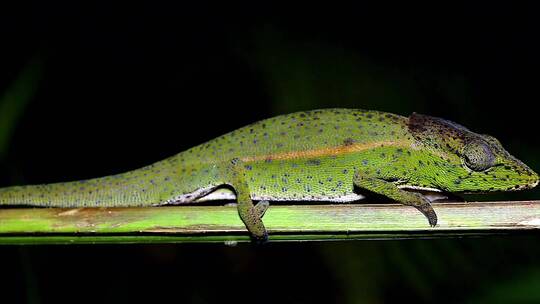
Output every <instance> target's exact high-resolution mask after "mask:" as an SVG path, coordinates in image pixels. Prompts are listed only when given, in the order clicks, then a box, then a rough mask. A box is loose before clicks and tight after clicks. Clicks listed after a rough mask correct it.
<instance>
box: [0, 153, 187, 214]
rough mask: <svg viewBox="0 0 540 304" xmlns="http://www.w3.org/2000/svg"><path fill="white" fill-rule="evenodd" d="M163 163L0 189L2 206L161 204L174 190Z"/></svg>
mask: <svg viewBox="0 0 540 304" xmlns="http://www.w3.org/2000/svg"><path fill="white" fill-rule="evenodd" d="M175 183H176V182H175V180H174V178H173V177H171V176H170V175H168V174H167V170H166V169H165V168H164V163H163V162H161V163H156V164H154V165H150V166H147V167H144V168H141V169H138V170H134V171H130V172H127V173H122V174H117V175H112V176H106V177H101V178H95V179H89V180H82V181H75V182H67V183H54V184H43V185H30V186H13V187H8V188H2V189H0V205H28V206H43V207H135V206H152V205H160V204H163V202H164V196H166V195H167V194H169V193H170V192H171V189H175Z"/></svg>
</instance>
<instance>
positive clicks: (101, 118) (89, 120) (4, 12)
mask: <svg viewBox="0 0 540 304" xmlns="http://www.w3.org/2000/svg"><path fill="white" fill-rule="evenodd" d="M1 7H2V8H1V9H0V92H9V91H10V90H12V89H13V87H14V84H15V83H17V80H20V79H23V80H25V81H26V82H25V83H27V84H26V86H27V89H25V90H24V91H25V92H27V94H28V98H26V99H24V98H22V99H21V100H23V99H24V100H26V101H25V102H23V101H17V102H14V103H13V105H14V106H13V105H12V106H10V107H2V105H1V104H0V109H3V110H4V113H0V126H2V127H5V125H6V122H7V121H10V120H8V119H7V118H6V117H8V116H6V115H8V114H9V113H11V111H13V113H14V114H13V113H12V114H11V116H9V117H11V118H10V119H11V120H13V121H14V123H13V124H11V125H12V127H10V128H7V127H5V129H4V130H2V131H0V134H2V133H4V134H3V135H1V136H3V138H4V139H3V140H4V141H5V142H4V143H3V145H4V146H0V149H2V151H1V154H0V157H1V158H0V168H1V171H0V182H1V185H2V186H7V185H13V184H22V183H45V182H56V181H67V180H75V179H83V178H90V177H96V176H103V175H108V174H114V173H119V172H123V171H127V170H131V169H135V168H138V167H141V166H144V165H147V164H150V163H152V162H155V161H158V160H161V159H163V158H165V157H168V156H171V155H174V154H176V153H178V152H180V151H182V150H185V149H187V148H189V147H191V146H194V145H196V144H199V143H202V142H204V141H206V140H209V139H212V138H213V137H215V136H218V135H221V134H223V133H225V132H228V131H230V130H233V129H235V128H238V127H241V126H243V125H246V124H248V123H251V122H254V121H257V120H259V119H262V118H266V117H270V116H273V115H277V114H282V113H288V112H292V111H296V110H307V109H314V108H328V107H354V108H366V109H377V110H382V111H389V112H394V113H397V114H402V115H408V114H410V113H411V112H413V111H416V112H420V113H425V114H430V115H434V116H441V117H444V118H447V119H451V120H454V121H457V122H459V123H461V124H463V125H465V126H467V127H469V128H471V129H472V130H474V131H477V132H480V133H489V134H492V135H495V136H496V137H497V138H498V139H499V140H500V141H501V142H502V143H503V144H504V145H505V146H506V148H507V149H508V150H509V151H510V152H511V153H513V154H514V155H515V156H517V157H518V158H520V159H522V160H523V161H524V162H525V163H527V164H528V165H530V166H531V167H532V168H533V169H536V170H537V171H538V170H539V168H540V163H539V161H538V160H537V158H535V156H536V154H537V152H538V151H540V144H539V142H538V140H537V135H536V134H537V132H538V131H537V125H538V117H537V112H536V104H537V101H538V100H539V90H538V85H537V84H538V80H539V77H538V71H539V67H540V65H539V55H538V54H540V48H539V47H538V45H537V40H538V28H539V26H538V25H539V19H538V10H537V9H536V7H534V6H532V5H513V4H510V2H507V3H493V2H490V3H489V4H488V3H477V4H471V3H461V4H456V3H454V2H449V3H446V4H441V3H439V4H437V5H433V4H432V5H426V4H423V5H420V4H419V5H416V6H411V5H409V4H401V5H396V4H395V3H381V4H378V5H373V4H367V3H357V4H356V5H354V6H353V5H348V6H345V5H341V4H332V5H330V4H329V3H326V4H319V5H314V4H313V3H310V4H307V3H306V4H303V5H302V4H296V5H290V4H289V5H273V4H270V3H268V2H267V3H259V4H256V5H254V4H249V3H243V4H235V5H231V4H227V5H225V4H215V3H209V2H208V3H205V2H200V3H199V4H193V3H177V4H164V3H157V2H151V1H147V2H142V3H139V4H134V3H129V4H124V5H119V4H116V5H113V4H110V3H93V4H90V3H87V4H81V3H50V2H43V3H41V4H29V3H24V4H23V3H19V4H16V5H2V6H1ZM21 75H22V76H21ZM0 96H2V93H0ZM5 100H6V99H5V98H4V102H5ZM5 103H6V102H5ZM6 109H7V110H6ZM13 109H16V110H13ZM17 109H18V110H17ZM8 110H9V111H8ZM6 113H7V114H6ZM2 119H3V120H4V123H3V122H2V121H1V120H2ZM1 138H2V137H0V139H1ZM539 195H540V193H539V192H538V190H533V191H529V192H523V193H511V194H499V195H490V196H487V197H478V199H486V200H492V199H513V200H519V199H532V198H538V197H539ZM476 198H477V197H475V199H476ZM537 241H538V237H537V236H535V235H532V234H531V235H522V236H512V237H487V238H477V239H450V240H412V241H384V242H381V241H361V242H343V243H335V242H330V243H290V244H270V245H268V246H266V247H265V248H253V247H252V246H250V245H248V244H241V245H239V246H237V247H232V248H230V247H226V246H224V245H222V244H207V245H152V246H149V245H146V246H143V245H125V246H118V245H117V246H114V245H107V246H104V245H99V246H90V245H89V246H35V247H34V246H28V247H15V246H11V247H10V246H4V247H0V257H1V261H3V262H4V263H3V264H4V266H3V267H2V270H1V271H0V274H1V275H2V277H3V278H2V279H1V280H3V282H2V284H1V287H0V289H1V294H2V297H6V298H7V297H12V298H15V299H18V300H20V301H21V302H24V301H26V302H30V303H48V302H53V301H59V300H62V299H64V300H70V301H77V302H81V303H86V302H88V303H90V302H92V303H94V302H96V301H105V302H109V301H111V302H112V301H128V300H129V301H133V300H141V299H146V300H157V299H166V298H168V299H169V300H172V301H178V302H182V303H183V302H194V303H209V302H217V301H220V302H225V301H235V302H260V303H275V302H294V303H307V302H342V303H382V302H393V301H398V300H399V301H405V300H415V301H417V302H431V301H438V302H441V303H442V302H466V301H470V302H490V303H492V302H494V301H501V302H506V303H508V302H512V300H514V301H517V299H527V300H529V301H530V300H531V299H533V300H540V293H539V291H536V290H537V289H538V288H537V286H538V284H540V265H539V264H538V262H537V258H536V257H537V256H538V253H540V246H538V245H537V243H538V242H537ZM537 283H538V284H537Z"/></svg>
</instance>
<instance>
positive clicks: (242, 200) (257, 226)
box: [225, 159, 269, 243]
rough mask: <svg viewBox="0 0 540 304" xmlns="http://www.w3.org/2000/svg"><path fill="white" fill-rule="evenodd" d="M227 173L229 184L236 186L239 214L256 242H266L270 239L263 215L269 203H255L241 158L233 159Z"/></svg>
mask: <svg viewBox="0 0 540 304" xmlns="http://www.w3.org/2000/svg"><path fill="white" fill-rule="evenodd" d="M225 175H226V176H227V177H228V180H229V184H230V185H231V186H232V187H233V188H234V191H235V193H236V201H237V202H238V207H237V208H238V215H239V216H240V219H241V220H242V222H244V225H246V228H247V230H248V231H249V233H250V234H251V239H252V240H253V241H254V242H255V243H265V242H266V241H268V232H266V228H265V227H264V224H263V222H262V216H263V215H264V213H265V212H266V210H267V209H268V206H269V203H268V202H267V201H261V202H259V203H258V204H256V205H254V204H253V201H252V200H251V195H250V191H249V185H248V183H247V182H246V172H245V170H244V169H243V166H242V162H241V161H240V160H239V159H233V160H231V162H230V166H229V167H228V168H227V170H226V172H225Z"/></svg>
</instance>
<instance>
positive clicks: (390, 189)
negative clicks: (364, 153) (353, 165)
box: [353, 172, 437, 227]
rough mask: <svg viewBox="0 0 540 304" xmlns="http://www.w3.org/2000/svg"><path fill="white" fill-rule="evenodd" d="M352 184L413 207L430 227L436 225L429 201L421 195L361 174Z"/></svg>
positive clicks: (435, 216) (435, 217)
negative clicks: (420, 213) (425, 219)
mask: <svg viewBox="0 0 540 304" xmlns="http://www.w3.org/2000/svg"><path fill="white" fill-rule="evenodd" d="M353 183H354V185H355V186H357V187H359V188H362V189H366V190H368V191H371V192H373V193H376V194H379V195H383V196H385V197H388V198H390V199H392V200H394V201H396V202H398V203H401V204H403V205H407V206H413V207H415V208H416V209H418V210H419V211H420V212H422V214H423V215H424V216H425V217H426V218H427V220H428V222H429V225H430V226H431V227H435V226H436V225H437V214H436V213H435V210H433V207H432V206H431V203H430V202H429V200H428V199H427V198H426V197H424V196H423V195H422V194H420V193H415V192H409V191H405V190H402V189H400V188H398V187H397V186H396V185H395V184H394V183H392V182H389V181H386V180H384V179H381V178H377V177H366V176H365V175H363V174H362V172H356V173H355V175H354V179H353Z"/></svg>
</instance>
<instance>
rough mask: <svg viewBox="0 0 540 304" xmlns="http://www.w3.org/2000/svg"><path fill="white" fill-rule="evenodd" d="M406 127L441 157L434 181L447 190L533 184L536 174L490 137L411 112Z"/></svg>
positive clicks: (507, 188)
mask: <svg viewBox="0 0 540 304" xmlns="http://www.w3.org/2000/svg"><path fill="white" fill-rule="evenodd" d="M409 128H410V130H411V131H412V133H413V134H414V136H415V138H416V139H417V141H419V142H421V143H422V144H423V145H427V146H428V148H429V149H430V150H431V151H433V154H434V155H437V157H441V158H443V159H444V161H443V162H437V163H438V164H440V166H437V168H436V169H435V170H436V171H437V172H436V174H435V176H433V179H434V181H435V182H434V183H435V184H436V185H437V186H439V187H440V188H441V189H444V190H446V191H450V192H489V191H514V190H522V189H530V188H534V187H535V186H536V185H538V182H539V177H538V174H537V173H535V172H534V171H533V170H531V169H530V168H529V167H528V166H527V165H525V164H524V163H523V162H521V161H520V160H518V159H517V158H515V157H514V156H512V155H510V153H508V152H507V151H506V150H505V149H504V148H503V147H502V145H501V143H500V142H499V141H498V140H497V139H496V138H494V137H492V136H489V135H482V134H477V133H474V132H471V131H469V130H468V129H467V128H465V127H463V126H461V125H458V124H456V123H453V122H451V121H447V120H444V119H440V118H435V117H430V116H425V115H419V114H413V115H411V117H409Z"/></svg>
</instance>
